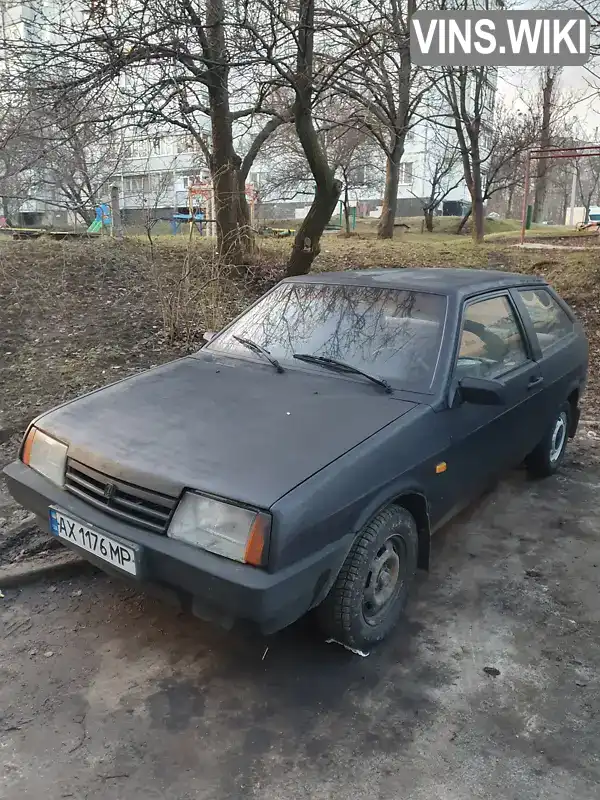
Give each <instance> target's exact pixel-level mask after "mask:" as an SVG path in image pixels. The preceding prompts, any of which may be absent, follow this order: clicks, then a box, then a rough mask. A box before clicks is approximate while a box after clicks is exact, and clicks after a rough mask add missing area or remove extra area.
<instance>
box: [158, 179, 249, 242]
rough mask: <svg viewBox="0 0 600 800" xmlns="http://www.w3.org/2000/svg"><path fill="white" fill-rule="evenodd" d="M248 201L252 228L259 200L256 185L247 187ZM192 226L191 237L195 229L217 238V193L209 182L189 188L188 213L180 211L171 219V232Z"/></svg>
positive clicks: (198, 183) (192, 185)
mask: <svg viewBox="0 0 600 800" xmlns="http://www.w3.org/2000/svg"><path fill="white" fill-rule="evenodd" d="M245 194H246V199H247V201H248V205H249V207H250V226H251V227H254V211H255V206H256V202H257V200H258V192H257V191H256V190H255V188H254V185H253V184H251V183H247V184H246V186H245ZM184 223H188V224H189V225H190V235H191V234H192V233H193V230H194V227H195V228H196V230H197V231H198V232H199V233H200V235H201V236H202V235H206V236H216V211H215V192H214V187H213V185H212V183H210V182H209V181H198V182H196V183H190V185H189V186H188V210H187V213H185V212H182V211H178V212H176V213H175V214H173V216H172V217H171V232H172V233H173V234H176V233H178V231H179V229H180V228H181V225H182V224H184Z"/></svg>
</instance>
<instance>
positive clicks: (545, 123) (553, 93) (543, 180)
mask: <svg viewBox="0 0 600 800" xmlns="http://www.w3.org/2000/svg"><path fill="white" fill-rule="evenodd" d="M561 71H562V68H561V67H543V68H542V69H541V71H540V92H539V94H540V97H539V100H540V104H541V112H542V113H541V120H540V137H539V147H540V149H541V150H545V149H546V148H548V147H550V146H551V145H552V134H553V130H552V122H553V112H554V107H555V104H556V98H557V90H558V79H559V77H560V73H561ZM548 164H549V162H548V159H547V158H540V159H538V162H537V174H536V179H535V194H534V199H533V215H532V219H533V221H534V222H541V221H542V218H543V216H544V201H545V199H546V191H547V187H548Z"/></svg>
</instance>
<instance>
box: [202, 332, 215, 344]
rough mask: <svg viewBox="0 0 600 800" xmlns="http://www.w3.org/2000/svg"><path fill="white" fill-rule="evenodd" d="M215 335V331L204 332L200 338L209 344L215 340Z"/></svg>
mask: <svg viewBox="0 0 600 800" xmlns="http://www.w3.org/2000/svg"><path fill="white" fill-rule="evenodd" d="M216 335H217V334H216V331H204V333H203V334H202V338H203V339H204V341H205V342H210V341H212V340H213V339H214V338H215V336H216Z"/></svg>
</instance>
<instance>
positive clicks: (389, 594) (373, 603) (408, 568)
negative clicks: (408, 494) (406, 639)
mask: <svg viewBox="0 0 600 800" xmlns="http://www.w3.org/2000/svg"><path fill="white" fill-rule="evenodd" d="M418 549H419V537H418V533H417V525H416V522H415V520H414V518H413V516H412V515H411V514H410V513H409V512H408V511H407V510H406V509H405V508H401V507H399V506H390V507H389V508H386V509H384V510H383V511H381V512H380V513H379V514H377V516H376V517H375V518H374V519H373V520H371V522H369V523H368V525H366V526H365V527H364V528H363V530H362V531H361V532H360V534H359V535H358V537H357V538H356V540H355V542H354V544H353V545H352V548H351V550H350V552H349V553H348V556H347V557H346V560H345V561H344V564H343V566H342V568H341V570H340V572H339V574H338V576H337V579H336V581H335V583H334V584H333V586H332V587H331V590H330V591H329V594H328V595H327V597H326V598H325V600H324V601H323V603H322V604H321V605H320V606H319V608H318V609H317V617H318V621H319V624H320V627H321V630H322V631H323V633H325V635H326V636H327V637H329V638H332V639H335V640H336V641H338V642H339V643H340V644H343V645H345V646H346V647H349V648H351V649H354V650H361V651H363V650H366V649H368V648H370V647H371V646H372V645H374V644H377V643H378V642H380V641H382V639H384V638H385V637H386V636H387V635H388V634H389V633H390V631H391V630H392V629H393V628H394V626H395V625H396V623H397V622H398V619H399V617H400V615H401V613H402V611H403V609H404V606H405V604H406V600H407V597H408V592H409V588H410V585H411V583H412V581H413V579H414V575H415V572H416V570H417V558H418Z"/></svg>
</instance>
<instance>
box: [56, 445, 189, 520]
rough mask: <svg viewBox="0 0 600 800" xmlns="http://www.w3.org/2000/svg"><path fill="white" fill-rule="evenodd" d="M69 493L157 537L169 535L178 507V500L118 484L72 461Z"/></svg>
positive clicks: (69, 462) (68, 477)
mask: <svg viewBox="0 0 600 800" xmlns="http://www.w3.org/2000/svg"><path fill="white" fill-rule="evenodd" d="M65 489H67V491H69V492H71V494H75V495H77V497H81V499H82V500H85V501H86V503H90V504H91V505H93V506H95V507H96V508H100V509H102V511H105V512H106V513H107V514H112V516H113V517H118V518H119V519H122V520H123V521H124V522H129V524H130V525H136V526H137V527H138V528H144V529H145V530H147V531H152V532H153V533H161V534H164V533H166V532H167V527H168V525H169V520H170V519H171V514H172V513H173V509H174V508H175V506H176V504H177V498H176V497H169V496H168V495H165V494H160V493H159V492H153V491H150V490H149V489H141V488H140V487H139V486H133V485H132V484H131V483H124V482H123V481H118V480H115V479H114V478H110V477H108V475H104V474H103V473H102V472H97V471H96V470H95V469H91V468H90V467H87V466H85V464H80V463H79V462H78V461H74V460H73V459H71V458H69V459H68V460H67V472H66V475H65Z"/></svg>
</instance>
